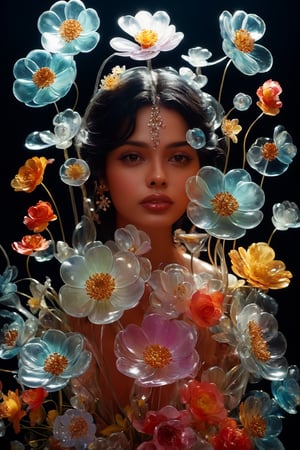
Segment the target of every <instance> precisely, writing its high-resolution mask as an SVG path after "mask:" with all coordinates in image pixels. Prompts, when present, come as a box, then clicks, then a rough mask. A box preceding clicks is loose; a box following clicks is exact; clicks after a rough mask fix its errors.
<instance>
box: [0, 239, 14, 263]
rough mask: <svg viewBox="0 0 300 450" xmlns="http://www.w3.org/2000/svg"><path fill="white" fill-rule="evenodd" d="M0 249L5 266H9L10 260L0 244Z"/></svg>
mask: <svg viewBox="0 0 300 450" xmlns="http://www.w3.org/2000/svg"><path fill="white" fill-rule="evenodd" d="M0 249H1V251H2V254H3V256H4V258H5V261H6V266H10V265H11V264H10V260H9V257H8V254H7V253H6V251H5V249H4V247H3V246H2V245H1V244H0Z"/></svg>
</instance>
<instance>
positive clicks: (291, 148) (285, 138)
mask: <svg viewBox="0 0 300 450" xmlns="http://www.w3.org/2000/svg"><path fill="white" fill-rule="evenodd" d="M296 154H297V147H296V146H295V145H294V144H293V139H292V137H291V135H290V134H289V133H288V132H287V131H286V130H285V128H284V127H283V126H282V125H277V126H276V127H275V128H274V133H273V139H271V138H267V137H260V138H258V139H256V140H255V142H254V143H253V144H252V145H251V147H250V148H249V150H248V151H247V155H246V158H247V162H248V164H249V166H250V167H252V168H253V169H255V170H256V171H257V172H258V173H260V174H262V175H264V176H267V177H272V176H273V177H275V176H278V175H281V174H282V173H284V172H285V171H286V170H287V169H288V168H289V165H290V164H291V163H292V161H293V158H294V156H296Z"/></svg>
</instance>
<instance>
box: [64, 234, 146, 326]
mask: <svg viewBox="0 0 300 450" xmlns="http://www.w3.org/2000/svg"><path fill="white" fill-rule="evenodd" d="M60 273H61V277H62V280H63V282H64V283H65V284H64V285H63V286H62V287H61V288H60V290H59V299H60V304H61V307H62V308H63V310H64V311H65V312H66V313H67V314H70V315H71V316H73V317H88V319H89V321H90V322H92V323H96V324H105V323H112V322H115V321H116V320H118V319H119V318H120V317H121V316H122V315H123V312H124V311H125V310H127V309H131V308H133V307H134V306H136V305H137V303H138V302H139V300H140V298H141V297H142V295H143V292H144V281H143V279H142V278H141V277H140V265H139V262H138V259H137V257H136V256H135V255H134V254H133V253H132V252H121V251H120V252H117V253H116V254H113V253H112V251H111V250H110V249H109V247H107V246H105V245H103V244H102V243H100V242H97V241H95V242H93V243H90V244H87V247H86V249H85V250H84V252H83V254H82V255H74V256H71V257H70V258H68V259H66V260H64V261H63V263H62V265H61V269H60Z"/></svg>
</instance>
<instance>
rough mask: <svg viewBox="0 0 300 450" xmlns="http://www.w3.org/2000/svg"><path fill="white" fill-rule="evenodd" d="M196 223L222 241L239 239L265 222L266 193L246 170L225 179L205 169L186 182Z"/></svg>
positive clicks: (221, 174)
mask: <svg viewBox="0 0 300 450" xmlns="http://www.w3.org/2000/svg"><path fill="white" fill-rule="evenodd" d="M186 193H187V196H188V198H189V199H190V202H189V204H188V207H187V214H188V217H189V218H190V220H191V221H192V223H193V224H194V225H195V226H196V227H198V228H203V229H204V230H205V231H206V232H207V233H208V234H210V235H212V236H215V237H217V238H222V239H238V238H240V237H242V236H244V235H245V233H246V230H247V229H250V228H254V227H256V226H257V225H258V224H259V223H260V222H261V221H262V218H263V213H262V212H261V211H260V210H259V209H260V208H261V207H262V206H263V204H264V201H265V195H264V192H263V190H262V189H261V188H260V187H259V186H258V185H257V184H256V183H254V182H252V181H251V177H250V175H249V173H248V172H247V171H246V170H243V169H232V170H230V171H229V172H228V173H226V174H225V175H224V174H223V173H222V172H221V171H220V170H219V169H217V168H216V167H212V166H205V167H202V168H201V169H200V170H199V172H198V174H197V175H195V176H192V177H190V178H189V179H188V180H187V182H186Z"/></svg>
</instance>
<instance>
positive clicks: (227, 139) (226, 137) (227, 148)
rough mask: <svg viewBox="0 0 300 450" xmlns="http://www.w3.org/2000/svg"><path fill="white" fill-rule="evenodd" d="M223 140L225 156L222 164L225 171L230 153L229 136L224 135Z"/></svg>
mask: <svg viewBox="0 0 300 450" xmlns="http://www.w3.org/2000/svg"><path fill="white" fill-rule="evenodd" d="M225 141H226V150H227V151H226V158H225V164H224V173H226V171H227V167H228V161H229V155H230V144H231V141H230V138H229V137H228V136H225Z"/></svg>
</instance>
